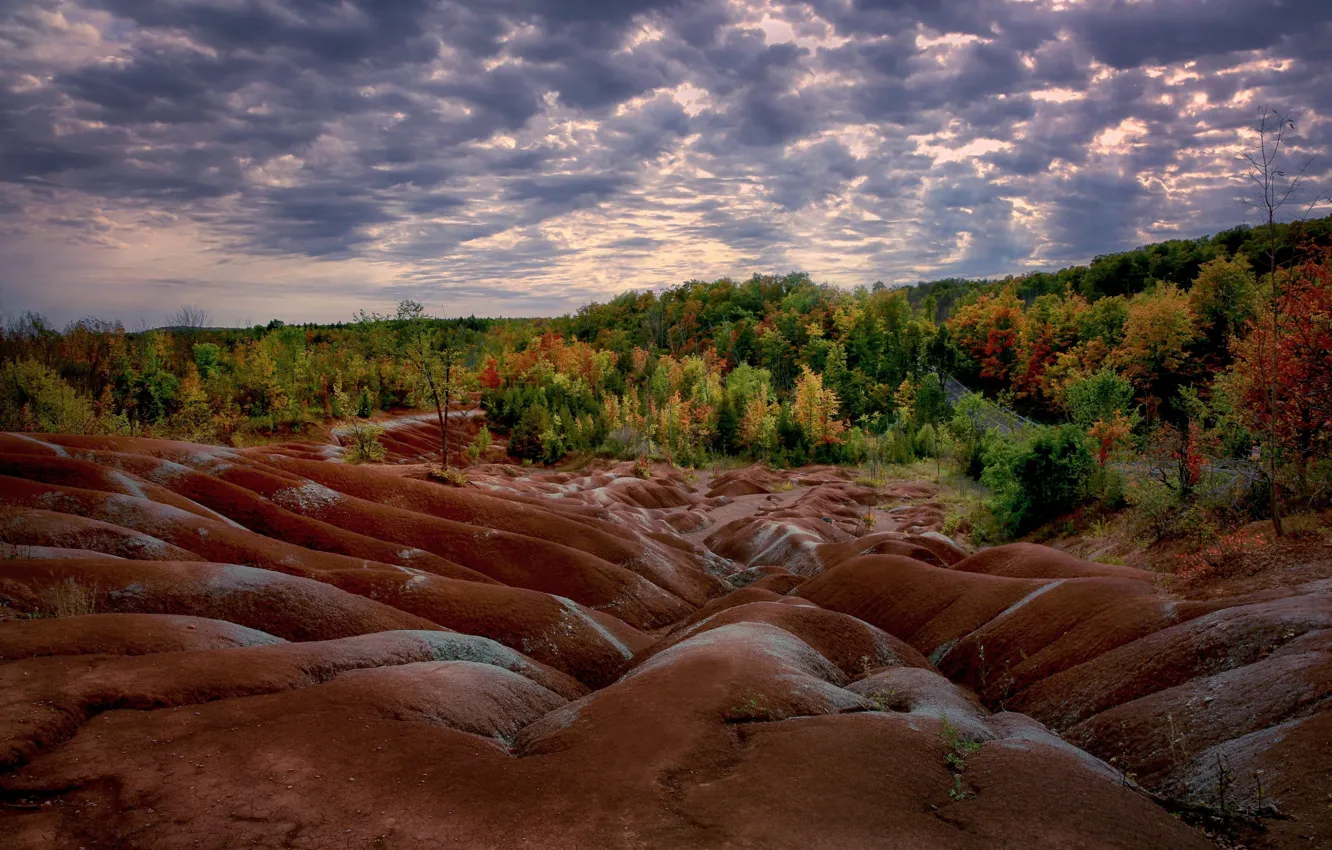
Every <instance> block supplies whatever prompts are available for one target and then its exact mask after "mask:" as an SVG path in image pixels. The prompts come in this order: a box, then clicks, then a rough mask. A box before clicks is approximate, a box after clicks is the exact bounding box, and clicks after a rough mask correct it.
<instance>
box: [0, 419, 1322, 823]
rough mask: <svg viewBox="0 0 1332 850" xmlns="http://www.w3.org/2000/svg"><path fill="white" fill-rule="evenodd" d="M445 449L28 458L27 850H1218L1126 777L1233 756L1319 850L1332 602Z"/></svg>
mask: <svg viewBox="0 0 1332 850" xmlns="http://www.w3.org/2000/svg"><path fill="white" fill-rule="evenodd" d="M462 413H463V412H462V411H455V414H462ZM450 425H451V429H452V431H453V432H454V433H451V439H454V438H455V437H461V438H465V437H466V436H468V435H469V434H470V433H471V432H474V431H475V429H476V428H477V427H478V425H479V422H478V420H476V419H475V418H473V417H471V416H467V415H455V416H453V417H451V419H450ZM433 429H434V425H433V422H431V421H424V420H414V419H413V420H404V421H402V422H400V423H398V424H395V425H394V426H393V427H391V428H390V430H389V432H388V435H387V436H386V438H385V443H386V445H388V446H389V451H390V461H392V462H391V463H390V464H387V465H363V466H348V465H345V464H342V463H340V462H339V459H340V457H341V454H342V453H341V451H340V450H339V448H338V447H336V446H331V445H325V446H320V445H318V444H313V443H289V444H283V445H281V446H265V447H262V448H257V449H245V450H234V449H224V448H216V447H207V446H195V445H190V444H185V443H172V442H168V441H159V440H143V439H130V438H114V437H63V436H50V435H41V436H37V435H8V434H0V544H3V551H4V553H5V555H6V556H7V560H4V561H0V835H3V836H5V839H4V841H2V842H0V844H3V845H4V846H5V847H6V848H8V847H11V846H12V847H15V848H38V847H41V848H75V847H89V848H92V847H113V846H137V847H152V848H159V847H160V848H185V847H195V846H202V847H239V846H256V845H257V846H276V845H279V844H281V845H284V846H291V847H312V848H323V847H348V846H376V847H384V848H395V847H402V848H409V847H410V848H415V847H422V846H436V845H441V846H443V845H456V846H466V847H472V846H484V847H497V848H507V847H521V846H541V847H554V848H564V847H569V848H573V847H649V846H650V847H699V846H709V847H712V846H730V847H765V848H766V847H824V846H828V847H832V846H837V847H843V846H847V847H862V846H875V847H900V848H921V847H947V848H988V847H998V846H1022V847H1024V848H1066V847H1073V846H1076V847H1087V848H1102V847H1119V848H1192V847H1206V846H1209V844H1208V842H1207V841H1206V839H1205V838H1204V837H1203V835H1202V833H1201V832H1199V831H1196V830H1194V829H1193V828H1191V827H1189V826H1187V825H1185V824H1184V823H1182V822H1181V821H1180V820H1178V819H1176V818H1175V817H1173V816H1172V815H1171V814H1170V813H1169V812H1167V811H1164V810H1163V809H1162V808H1161V807H1159V806H1158V805H1157V803H1156V802H1154V801H1153V799H1151V798H1150V797H1148V796H1147V795H1144V794H1141V793H1139V792H1138V791H1136V790H1134V788H1133V787H1132V783H1131V782H1127V781H1126V779H1125V776H1124V775H1123V774H1122V773H1121V772H1120V771H1121V770H1124V771H1128V772H1129V773H1130V774H1132V776H1133V777H1135V778H1136V780H1137V781H1138V782H1141V783H1142V784H1143V785H1145V786H1147V787H1148V788H1150V789H1152V790H1154V791H1156V792H1159V793H1160V794H1164V795H1169V796H1171V797H1173V798H1175V799H1176V800H1177V801H1178V803H1177V804H1186V805H1191V806H1204V807H1205V806H1214V805H1215V802H1216V801H1215V800H1212V799H1211V796H1214V792H1215V787H1216V782H1215V773H1216V765H1217V763H1218V761H1217V757H1218V756H1220V758H1221V762H1220V763H1222V764H1224V765H1229V768H1228V769H1229V770H1230V771H1231V772H1232V773H1233V774H1234V775H1235V776H1237V777H1241V778H1240V779H1236V780H1235V781H1234V782H1232V784H1231V785H1230V786H1228V787H1229V788H1230V789H1231V794H1232V797H1231V799H1230V800H1228V801H1226V804H1227V806H1229V807H1230V808H1235V807H1240V808H1252V807H1254V806H1255V805H1256V799H1251V798H1255V797H1256V788H1250V787H1249V786H1250V785H1252V784H1253V783H1252V781H1250V782H1249V785H1246V784H1245V780H1244V779H1243V777H1250V776H1257V777H1261V780H1262V783H1263V789H1264V791H1263V793H1264V795H1265V797H1264V804H1265V805H1275V807H1276V810H1277V811H1279V812H1280V813H1282V815H1283V816H1289V817H1290V818H1292V819H1291V820H1272V819H1268V820H1265V821H1262V823H1263V824H1265V825H1266V830H1265V831H1262V832H1255V831H1253V829H1252V827H1251V826H1247V825H1246V824H1251V823H1253V821H1232V822H1229V823H1230V825H1229V826H1226V825H1225V824H1223V826H1222V828H1223V830H1224V829H1229V830H1230V831H1231V833H1232V837H1233V838H1234V840H1242V841H1244V842H1245V844H1246V846H1251V847H1262V846H1267V847H1277V848H1285V847H1291V848H1294V847H1305V846H1319V842H1322V845H1324V846H1327V845H1332V831H1329V829H1330V828H1329V821H1330V820H1332V819H1330V818H1329V817H1328V810H1327V808H1326V806H1327V804H1328V802H1329V798H1327V797H1326V794H1327V793H1328V792H1329V790H1332V789H1328V788H1327V786H1326V782H1327V781H1328V779H1327V773H1326V765H1327V764H1328V763H1332V754H1329V752H1328V747H1329V741H1332V728H1330V727H1329V722H1328V717H1329V714H1328V712H1327V711H1326V710H1325V709H1326V708H1327V706H1328V702H1329V696H1330V695H1332V585H1329V584H1328V583H1327V582H1315V583H1312V584H1307V585H1302V586H1297V587H1286V586H1273V587H1267V588H1266V589H1264V590H1263V591H1262V592H1261V593H1255V594H1250V595H1248V596H1240V597H1235V596H1230V597H1207V598H1199V599H1197V600H1194V601H1190V600H1187V599H1181V598H1179V597H1178V596H1176V595H1174V594H1172V593H1171V592H1169V591H1167V590H1166V589H1163V588H1162V587H1160V586H1158V584H1157V583H1155V582H1152V581H1149V580H1148V579H1150V578H1154V576H1153V575H1152V574H1148V573H1143V572H1141V571H1138V570H1133V569H1130V568H1126V567H1111V566H1107V565H1103V564H1095V563H1091V562H1087V561H1081V560H1079V559H1076V558H1072V557H1071V556H1068V555H1065V554H1063V553H1058V552H1055V551H1053V550H1050V549H1046V548H1044V547H1039V546H1027V545H1019V546H1007V547H998V548H995V549H990V550H985V551H983V552H980V553H977V554H975V555H972V556H969V557H964V556H963V553H962V552H961V551H960V549H959V548H958V547H956V546H955V545H954V544H953V543H952V542H951V541H950V540H949V539H948V538H946V537H944V536H943V535H941V534H938V533H937V532H938V530H939V529H940V528H941V527H942V524H943V514H944V511H943V507H942V505H940V504H937V503H931V502H925V501H923V500H926V499H930V498H933V497H934V494H935V492H936V490H935V488H934V487H933V486H932V485H926V484H920V485H916V484H909V485H901V486H899V487H896V488H894V489H892V490H888V491H874V490H871V489H868V488H865V487H860V486H858V485H855V484H854V483H852V482H853V481H854V475H853V474H852V473H851V472H849V471H847V470H842V469H836V468H830V467H811V468H806V469H803V470H796V471H791V472H776V471H773V470H768V469H765V468H760V467H751V468H748V469H742V470H734V471H732V472H727V473H724V474H718V475H710V474H708V473H698V474H697V476H696V477H695V478H687V477H686V476H685V475H684V474H682V473H681V472H680V471H678V470H674V469H672V468H670V467H667V466H665V465H661V464H658V465H656V466H654V468H653V469H652V471H651V472H652V474H651V477H650V478H648V479H642V478H639V477H637V476H636V475H635V470H634V468H633V465H631V464H627V463H626V464H616V465H605V464H600V465H593V466H590V467H588V468H587V469H584V470H581V471H578V472H569V471H537V470H522V469H518V468H516V467H512V466H504V465H500V464H494V465H490V464H488V465H484V466H476V467H472V468H471V469H470V470H469V476H470V478H471V482H470V484H469V485H468V486H466V487H462V488H458V487H450V486H446V485H443V484H440V483H437V482H435V481H432V480H428V479H427V478H425V476H424V468H423V467H421V466H420V465H419V461H421V460H422V459H425V458H429V457H430V455H431V454H432V453H433V452H435V451H437V448H438V434H437V431H435V430H433ZM463 444H464V440H463V439H460V440H459V444H458V445H459V446H461V445H463ZM894 500H907V501H909V502H911V504H907V505H901V506H899V507H897V508H892V509H890V510H889V511H888V512H887V513H885V512H883V511H881V510H879V509H878V507H877V506H879V505H881V504H884V503H888V504H892V502H893V501H894ZM866 514H873V515H874V516H875V518H876V519H877V520H878V522H877V524H876V525H875V526H874V527H873V530H871V527H870V525H869V522H868V521H867V520H866V518H865V517H866ZM1196 595H1198V594H1195V596H1196ZM88 611H93V612H95V613H87V612H88ZM52 615H60V616H52ZM950 680H951V681H950ZM1017 711H1021V712H1024V713H1023V714H1018V713H1015V712H1017ZM1043 723H1044V724H1049V726H1050V727H1051V728H1052V729H1054V730H1055V731H1056V732H1062V733H1063V734H1064V735H1065V736H1066V738H1067V740H1064V739H1061V738H1060V737H1058V736H1057V735H1056V734H1054V732H1051V731H1050V729H1047V728H1046V726H1044V725H1042V724H1043ZM966 742H973V743H966ZM1074 744H1076V745H1077V746H1074ZM1079 747H1080V748H1079ZM950 755H951V756H952V757H953V758H951V759H948V758H945V756H950ZM1102 759H1104V761H1103V760H1102ZM1112 760H1113V766H1111V764H1110V762H1111V761H1112ZM1259 770H1260V771H1262V773H1260V774H1258V773H1253V771H1259ZM1214 826H1215V824H1214Z"/></svg>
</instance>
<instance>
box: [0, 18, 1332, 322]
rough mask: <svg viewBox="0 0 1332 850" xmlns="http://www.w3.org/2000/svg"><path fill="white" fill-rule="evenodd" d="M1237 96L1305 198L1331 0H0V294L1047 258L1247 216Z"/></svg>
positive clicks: (372, 285)
mask: <svg viewBox="0 0 1332 850" xmlns="http://www.w3.org/2000/svg"><path fill="white" fill-rule="evenodd" d="M1264 106H1266V107H1270V108H1274V109H1277V110H1280V111H1281V112H1283V113H1286V114H1289V115H1290V116H1291V117H1292V118H1293V119H1294V120H1295V131H1294V132H1293V134H1292V135H1291V136H1290V141H1291V145H1290V147H1289V149H1288V151H1287V153H1288V155H1289V156H1288V159H1287V160H1286V161H1287V162H1289V163H1291V165H1292V166H1293V168H1298V167H1299V166H1300V165H1302V164H1303V163H1304V161H1305V160H1306V159H1307V158H1308V157H1310V156H1315V155H1319V158H1318V159H1315V161H1314V163H1313V165H1312V167H1311V168H1310V171H1309V173H1310V176H1311V177H1312V178H1313V182H1312V184H1311V185H1313V186H1321V187H1323V188H1328V189H1332V156H1329V155H1328V154H1330V153H1332V2H1329V0H1134V2H1127V1H1126V0H1081V2H1079V1H1078V0H937V1H936V2H925V0H907V2H900V1H899V0H811V1H810V2H784V1H783V0H151V2H149V0H0V313H3V314H8V315H11V316H12V315H15V314H17V313H19V312H22V311H26V310H36V311H39V312H41V313H44V314H45V315H47V316H48V317H49V318H50V319H52V320H53V321H55V322H57V323H63V322H66V321H71V320H74V319H77V318H79V317H82V316H89V315H94V316H99V317H102V318H109V319H120V320H122V321H125V322H126V323H127V324H128V323H132V322H139V323H144V322H146V323H147V324H148V325H153V324H159V323H161V321H162V319H163V317H165V315H166V314H168V313H170V312H172V311H174V310H176V309H178V308H179V307H181V306H184V305H192V306H197V307H200V308H203V309H205V310H207V311H208V312H209V314H210V315H211V318H212V321H213V322H214V323H215V324H219V325H240V324H253V323H256V322H266V321H267V320H268V319H270V318H282V319H284V320H286V321H337V320H346V319H349V318H350V317H351V315H352V314H353V313H354V312H355V311H356V310H358V309H362V308H364V309H367V310H381V311H387V310H389V309H391V307H392V305H393V304H394V303H395V302H397V301H398V300H400V299H402V298H413V299H415V300H418V301H420V302H422V303H423V304H425V305H426V306H427V308H429V309H430V310H431V311H432V312H434V313H436V314H438V315H444V316H456V315H467V314H475V315H491V316H496V315H504V316H532V315H555V314H560V313H564V312H567V311H571V310H574V309H576V308H577V307H578V306H580V305H582V304H584V303H587V302H588V301H592V300H602V301H604V300H606V299H608V298H610V297H613V296H614V295H615V294H617V293H619V292H622V291H624V290H626V289H631V288H633V289H646V288H660V287H663V286H670V285H674V284H677V283H680V282H682V281H684V280H689V279H704V280H712V279H716V278H719V277H723V276H731V277H736V278H744V277H748V276H749V275H751V274H753V273H755V272H762V273H779V274H780V273H785V272H787V271H792V270H801V271H806V272H808V273H809V274H811V275H812V276H813V277H814V279H815V280H817V281H820V282H828V283H832V284H836V285H840V286H855V285H858V284H868V283H873V282H874V281H879V280H882V281H884V282H886V283H889V284H897V283H905V282H914V281H917V280H921V279H933V278H938V277H946V276H954V275H959V276H993V275H1003V274H1009V273H1013V274H1018V273H1022V272H1024V271H1031V270H1035V269H1056V268H1060V267H1063V266H1066V265H1069V264H1072V263H1076V262H1086V261H1088V260H1089V259H1091V257H1093V256H1095V255H1097V254H1102V253H1108V252H1112V251H1116V250H1123V249H1126V248H1131V247H1134V246H1137V245H1141V244H1144V243H1147V242H1152V241H1157V240H1160V239H1167V238H1175V237H1196V236H1201V235H1204V234H1208V233H1212V232H1215V231H1217V230H1222V229H1226V228H1228V227H1231V226H1233V225H1235V224H1237V223H1239V222H1241V221H1250V222H1252V221H1254V220H1255V217H1254V216H1253V214H1252V211H1251V210H1249V209H1247V208H1246V207H1245V206H1244V205H1243V203H1242V198H1243V197H1244V196H1245V195H1246V194H1248V189H1247V188H1246V181H1245V179H1244V170H1243V162H1242V160H1241V159H1240V158H1239V157H1240V155H1241V154H1242V153H1243V152H1244V151H1246V150H1251V149H1252V148H1253V147H1254V145H1255V144H1256V142H1257V136H1256V133H1255V129H1254V128H1255V126H1256V122H1257V118H1258V114H1259V109H1260V107H1264ZM1292 209H1293V208H1292ZM1287 212H1291V210H1288V211H1287Z"/></svg>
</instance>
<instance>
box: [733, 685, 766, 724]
mask: <svg viewBox="0 0 1332 850" xmlns="http://www.w3.org/2000/svg"><path fill="white" fill-rule="evenodd" d="M776 719H777V715H776V713H775V712H774V711H773V709H772V707H771V706H770V705H769V704H768V697H767V696H766V695H765V694H762V693H760V692H759V691H755V690H749V691H746V692H745V695H744V698H743V699H741V700H740V702H739V704H737V705H733V706H731V711H730V714H729V716H728V717H727V718H726V720H727V722H729V723H747V722H756V721H763V720H776Z"/></svg>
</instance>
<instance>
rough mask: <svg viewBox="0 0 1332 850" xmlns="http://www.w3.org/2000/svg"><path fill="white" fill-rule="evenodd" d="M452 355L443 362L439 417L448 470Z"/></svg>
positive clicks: (445, 465) (445, 463)
mask: <svg viewBox="0 0 1332 850" xmlns="http://www.w3.org/2000/svg"><path fill="white" fill-rule="evenodd" d="M452 389H453V355H452V353H449V354H448V355H447V359H446V360H445V361H444V412H443V413H442V414H441V415H440V417H439V431H440V434H441V436H442V439H441V441H440V442H441V443H442V445H443V451H444V468H445V469H448V468H449V426H448V416H449V401H450V400H451V397H452V395H453V393H452Z"/></svg>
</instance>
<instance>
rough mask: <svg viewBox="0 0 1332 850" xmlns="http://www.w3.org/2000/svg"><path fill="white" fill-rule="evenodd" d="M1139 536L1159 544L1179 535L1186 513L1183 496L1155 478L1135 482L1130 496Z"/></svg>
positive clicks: (1128, 494) (1129, 499)
mask: <svg viewBox="0 0 1332 850" xmlns="http://www.w3.org/2000/svg"><path fill="white" fill-rule="evenodd" d="M1127 498H1128V503H1129V506H1130V507H1132V508H1133V518H1134V523H1133V524H1134V526H1135V527H1136V532H1137V535H1138V536H1139V537H1145V538H1148V539H1150V540H1151V541H1152V542H1153V543H1159V542H1160V541H1162V540H1165V539H1166V538H1167V537H1170V536H1171V535H1172V534H1174V533H1175V528H1176V523H1177V522H1178V521H1179V515H1180V513H1181V512H1182V511H1183V504H1182V503H1181V500H1180V497H1179V493H1178V492H1177V491H1175V490H1173V489H1171V488H1170V487H1167V486H1166V485H1165V484H1163V483H1161V482H1160V481H1157V480H1155V479H1151V478H1148V479H1145V480H1142V481H1138V482H1135V483H1134V485H1133V487H1131V488H1130V489H1129V491H1128V493H1127Z"/></svg>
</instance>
